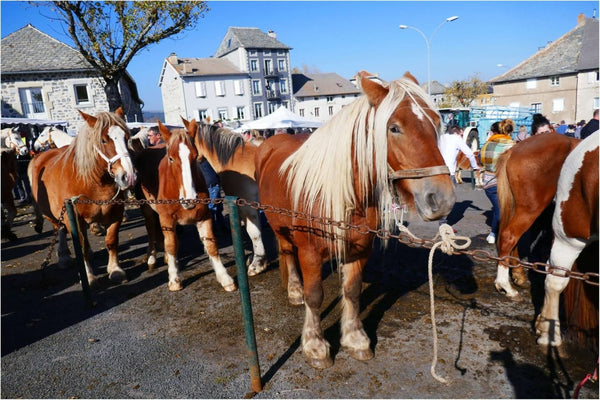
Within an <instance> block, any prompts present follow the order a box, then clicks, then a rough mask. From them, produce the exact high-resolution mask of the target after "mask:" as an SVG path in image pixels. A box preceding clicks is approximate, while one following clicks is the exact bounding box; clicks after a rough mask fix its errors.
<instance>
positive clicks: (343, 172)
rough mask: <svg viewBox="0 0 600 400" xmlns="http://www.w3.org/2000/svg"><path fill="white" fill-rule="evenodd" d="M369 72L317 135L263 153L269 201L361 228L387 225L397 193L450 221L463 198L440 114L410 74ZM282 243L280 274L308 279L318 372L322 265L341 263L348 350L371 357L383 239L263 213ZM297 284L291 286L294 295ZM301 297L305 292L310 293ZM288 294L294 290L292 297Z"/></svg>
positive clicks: (325, 354)
mask: <svg viewBox="0 0 600 400" xmlns="http://www.w3.org/2000/svg"><path fill="white" fill-rule="evenodd" d="M368 76H369V74H367V73H366V72H362V73H360V75H359V82H360V85H361V88H362V91H363V92H364V96H361V97H360V98H358V99H356V100H355V101H354V102H353V103H351V104H349V105H347V106H345V107H344V108H343V109H342V110H341V111H339V112H338V113H337V114H336V115H334V116H333V117H332V118H331V119H330V120H329V121H327V122H326V123H325V124H323V125H322V126H321V127H320V128H319V129H317V130H316V131H315V132H313V133H312V134H311V135H287V134H281V135H275V136H272V137H271V138H269V139H267V140H266V141H265V142H264V143H263V144H262V145H261V146H260V147H259V148H258V149H259V150H258V153H257V155H256V174H257V181H258V186H259V192H260V201H261V203H263V204H266V205H270V206H274V207H281V208H283V209H288V210H296V211H299V212H301V213H303V214H308V215H314V216H316V217H323V218H327V221H328V220H329V219H331V220H334V221H340V222H341V223H342V224H343V225H345V224H355V225H364V227H363V228H366V227H368V228H369V229H373V230H374V229H376V228H377V227H378V226H381V227H382V228H389V227H390V226H391V225H392V222H393V216H391V215H390V214H391V213H386V212H385V210H386V208H387V209H389V207H390V205H391V202H392V197H393V191H394V190H395V191H397V192H398V193H399V194H400V195H401V196H402V198H403V201H405V202H406V203H407V204H408V205H409V206H411V207H412V208H413V209H414V208H416V210H417V212H418V214H419V215H420V216H421V217H422V218H423V219H424V220H426V221H430V220H435V219H439V218H441V217H443V216H445V215H447V214H448V213H449V212H450V210H451V209H452V206H453V205H454V202H455V200H456V197H455V193H454V186H453V184H452V180H451V179H450V174H449V170H448V168H447V167H446V166H445V164H444V160H443V158H442V156H441V154H440V152H439V150H438V147H437V142H438V132H439V128H440V116H439V114H438V113H437V111H436V110H435V109H436V107H435V105H433V104H432V102H431V101H430V100H429V97H428V96H427V94H426V93H425V92H424V91H423V89H421V88H420V87H419V85H418V84H417V82H416V80H415V79H414V77H412V75H410V74H409V73H406V74H405V75H404V77H403V78H401V79H399V80H397V81H393V82H390V83H389V85H380V84H379V83H377V82H374V81H372V80H370V79H369V78H368ZM265 214H266V215H267V218H268V220H269V223H270V224H271V227H272V228H273V231H274V232H275V235H276V236H277V238H278V240H279V247H280V249H279V251H280V270H281V272H282V274H284V275H285V274H286V273H288V274H289V276H288V277H285V276H284V279H285V278H289V279H290V281H291V280H292V278H293V275H296V278H295V279H297V280H298V281H297V282H296V284H297V285H299V277H298V273H297V271H296V265H298V266H299V268H300V270H301V272H302V278H303V283H304V290H303V294H304V303H305V311H306V314H305V320H304V328H303V331H302V351H303V353H304V355H305V357H306V358H307V359H308V362H309V363H310V364H311V365H312V366H313V367H316V368H325V367H328V366H331V365H332V363H333V361H332V360H331V357H330V351H329V343H328V342H327V340H325V338H324V336H323V330H322V328H321V316H320V313H321V312H320V308H321V305H322V302H323V297H324V296H323V285H322V265H323V263H324V262H326V261H327V260H329V259H332V258H336V259H337V260H338V262H339V263H340V265H341V267H340V271H341V274H342V304H343V306H342V307H343V312H342V317H341V330H342V336H341V345H342V346H343V347H344V348H345V349H347V351H348V352H349V354H350V356H352V357H353V358H355V359H358V360H367V359H370V358H372V357H373V352H372V350H371V348H370V340H369V338H368V336H367V335H366V333H365V331H364V329H363V326H362V322H361V320H360V318H359V316H358V314H359V309H360V307H359V297H360V292H361V286H362V271H363V268H364V266H365V264H366V262H367V259H368V258H369V255H370V254H371V252H372V248H373V239H374V237H375V234H374V233H373V232H371V231H369V230H365V229H362V230H361V231H360V232H358V231H356V230H349V229H344V226H335V225H330V224H327V223H325V224H322V223H320V222H318V221H311V220H307V219H306V218H303V217H302V215H300V216H298V215H295V214H293V213H277V212H272V211H270V210H265ZM290 284H291V282H289V283H288V288H289V287H290V286H289V285H290ZM299 289H300V294H302V289H301V287H299ZM288 296H290V293H288Z"/></svg>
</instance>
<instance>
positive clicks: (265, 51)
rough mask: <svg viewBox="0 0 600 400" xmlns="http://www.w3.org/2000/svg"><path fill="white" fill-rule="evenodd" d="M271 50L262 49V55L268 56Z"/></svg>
mask: <svg viewBox="0 0 600 400" xmlns="http://www.w3.org/2000/svg"><path fill="white" fill-rule="evenodd" d="M270 55H271V50H263V56H270Z"/></svg>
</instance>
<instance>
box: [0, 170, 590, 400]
mask: <svg viewBox="0 0 600 400" xmlns="http://www.w3.org/2000/svg"><path fill="white" fill-rule="evenodd" d="M466 181H467V182H468V179H466ZM457 197H458V201H457V205H456V207H455V210H454V212H453V213H452V214H451V217H450V222H451V223H453V224H454V227H455V228H456V229H457V231H458V233H457V235H463V236H468V237H470V238H472V245H471V249H473V248H477V249H484V250H488V251H490V252H491V253H494V252H495V249H494V247H493V246H491V245H488V244H487V243H486V242H485V236H486V235H487V233H488V231H489V225H488V224H489V221H488V218H489V217H490V212H489V202H488V200H487V198H486V197H485V195H484V193H483V191H481V190H472V189H471V187H470V185H469V184H468V183H467V184H463V185H461V186H459V187H458V188H457ZM127 213H128V216H129V219H128V221H127V222H126V223H124V225H123V226H122V230H121V232H120V260H121V266H122V267H123V268H124V269H125V270H126V272H127V275H128V281H127V282H126V283H124V284H121V285H113V284H111V283H109V282H108V280H107V279H106V277H105V273H106V270H105V264H106V262H107V253H106V251H105V250H103V238H101V237H95V236H92V239H91V241H92V248H93V249H94V250H96V252H95V254H94V266H95V267H96V268H97V271H98V272H99V273H100V274H103V275H102V276H103V279H102V280H101V285H100V287H99V288H97V289H96V290H95V291H94V292H93V294H92V295H93V299H94V301H95V303H96V305H95V307H93V308H87V307H85V305H84V302H83V296H82V293H81V287H80V285H79V283H78V278H77V274H76V270H75V269H74V268H73V269H69V270H59V269H58V267H57V265H56V261H57V260H56V255H53V256H52V261H51V263H50V265H49V266H48V267H47V268H46V270H45V273H44V274H42V272H41V271H40V268H39V266H40V264H41V262H42V260H43V259H44V258H45V256H46V254H47V252H48V248H49V243H50V240H51V238H52V232H51V231H50V227H49V224H48V223H46V226H45V231H44V232H43V234H41V235H38V234H36V233H35V232H34V230H33V229H32V228H31V227H30V226H29V221H31V219H32V216H31V207H22V208H20V209H19V216H18V218H17V221H16V227H15V232H16V234H17V235H18V237H19V239H18V240H17V241H14V242H7V241H3V242H2V251H1V259H2V268H1V270H2V279H1V283H2V293H1V294H2V321H1V322H2V325H1V330H2V359H1V361H2V363H1V368H2V371H1V375H2V381H1V396H2V398H242V397H251V396H254V397H256V398H563V397H569V396H571V395H572V394H573V389H574V387H575V386H576V385H577V383H578V382H579V381H580V380H581V379H582V378H583V377H584V376H585V374H586V373H588V372H591V370H592V369H593V367H594V364H595V362H596V360H597V356H598V353H597V350H596V349H593V350H590V349H585V348H577V347H575V346H573V345H566V346H565V348H564V349H563V351H562V353H561V354H560V355H559V354H558V353H557V352H553V351H549V350H548V349H544V348H540V347H539V346H537V345H536V343H535V335H534V332H533V329H532V323H533V320H534V317H535V315H536V311H537V310H539V306H540V302H541V297H540V292H539V288H540V279H539V277H534V276H532V277H531V278H532V285H531V289H530V290H523V291H522V293H521V294H522V295H523V298H524V301H522V302H516V303H515V302H511V301H509V300H507V299H505V298H504V297H502V296H501V295H499V294H498V293H496V291H495V289H494V287H493V280H494V277H495V266H494V264H493V263H492V262H481V261H474V260H473V259H471V258H469V257H468V256H465V255H458V256H451V257H450V256H446V255H442V254H438V255H436V257H435V258H434V285H435V289H434V291H435V312H436V320H437V333H438V342H439V344H438V364H437V367H436V371H437V373H438V374H439V375H441V376H443V377H446V378H447V379H448V380H449V382H448V383H447V384H442V383H439V382H438V381H436V380H435V379H434V378H433V377H432V376H431V374H430V367H431V362H432V357H433V348H432V331H431V320H430V314H429V289H428V283H427V257H428V250H427V249H422V248H413V247H409V246H406V245H404V244H399V243H396V242H393V243H390V244H389V245H388V247H387V249H385V250H381V249H380V248H379V247H377V251H375V253H374V254H373V257H372V259H371V260H370V261H369V264H368V266H367V268H366V270H365V274H364V281H365V282H364V285H363V292H362V296H361V307H362V314H361V317H362V318H363V322H364V325H365V330H366V331H367V334H368V335H369V337H370V338H371V341H372V346H373V349H374V352H375V358H374V359H372V360H370V361H367V362H360V361H356V360H353V359H351V358H350V357H349V356H348V355H347V353H346V352H345V351H344V350H343V349H340V346H339V318H340V314H341V310H340V304H339V300H340V298H339V292H340V276H339V274H338V272H337V270H336V269H335V267H332V266H330V265H326V266H325V267H324V276H325V277H326V278H325V280H324V286H325V301H324V305H323V313H322V316H323V327H324V329H325V334H326V337H327V339H328V340H329V341H330V343H331V346H332V347H331V348H332V354H333V356H334V365H333V367H331V368H328V369H326V370H316V369H313V368H311V367H310V366H308V364H307V363H306V362H305V360H304V359H303V355H302V350H301V349H300V333H301V329H302V323H303V316H304V309H303V308H302V307H293V306H290V305H289V304H288V303H287V296H286V293H285V292H284V290H283V289H282V288H281V286H280V277H279V272H278V269H277V266H276V263H275V262H273V263H272V264H271V265H270V268H269V269H268V270H267V271H266V272H265V273H263V274H261V275H259V276H256V277H252V278H250V279H249V282H250V290H251V297H252V305H253V313H254V325H255V331H256V340H257V346H258V354H259V361H260V368H261V377H262V382H263V385H264V388H263V391H262V392H260V393H253V392H251V389H250V388H251V386H250V377H249V372H248V360H247V356H246V354H247V353H246V349H245V339H244V330H243V320H242V315H241V307H240V300H239V299H240V297H239V295H238V293H226V292H225V291H223V290H222V289H221V288H220V286H219V285H218V283H217V282H216V280H215V277H214V273H213V272H212V269H211V268H210V264H209V262H208V259H207V257H206V255H205V254H204V252H203V251H202V245H201V243H200V241H199V240H198V238H197V235H196V234H195V230H194V229H192V228H191V227H184V228H183V229H181V230H180V231H179V234H180V237H181V239H182V244H181V248H180V252H179V257H180V265H181V268H182V275H183V277H184V290H182V291H180V292H176V293H170V292H169V291H168V290H167V272H166V267H165V265H164V264H159V268H157V269H156V270H155V271H154V272H153V273H149V272H147V269H146V266H145V265H144V263H143V257H144V255H145V251H146V246H147V243H146V235H145V228H144V225H143V221H142V219H141V217H140V213H139V210H138V209H129V210H128V211H127ZM408 228H409V229H410V230H411V231H412V232H413V233H414V234H416V235H418V236H420V237H426V238H431V237H433V236H434V235H435V232H436V230H437V223H423V222H419V221H416V220H414V219H412V218H409V219H408ZM265 239H266V241H267V244H268V252H269V256H270V258H271V259H272V260H274V259H275V257H276V251H275V248H274V245H273V241H272V233H271V232H270V231H269V229H268V228H267V229H265ZM219 243H220V244H221V249H222V259H223V261H224V263H225V265H226V267H227V268H228V271H229V273H230V274H231V275H232V276H235V274H236V267H235V263H234V257H233V253H232V247H231V239H230V238H229V236H227V235H220V236H219ZM245 244H246V247H247V248H248V249H249V243H248V242H247V243H245ZM246 252H247V254H248V253H249V251H248V250H247V251H246ZM161 262H162V260H161ZM536 275H537V274H536ZM536 288H537V290H536ZM598 394H599V393H598V384H597V383H596V384H587V385H585V386H584V388H583V389H582V391H581V393H580V398H598V397H599V396H598Z"/></svg>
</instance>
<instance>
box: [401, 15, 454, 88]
mask: <svg viewBox="0 0 600 400" xmlns="http://www.w3.org/2000/svg"><path fill="white" fill-rule="evenodd" d="M457 19H458V16H456V15H454V16H452V17H448V18H446V19H445V20H444V21H442V23H441V24H439V25H438V26H437V28H435V30H434V31H433V33H432V34H431V36H430V37H429V39H427V36H425V34H424V33H423V32H421V30H420V29H417V28H415V27H414V26H410V25H399V26H398V27H399V28H400V29H412V30H414V31H417V32H419V33H420V34H421V36H423V39H425V44H426V45H427V94H428V95H429V96H431V41H432V40H433V37H434V36H435V34H436V33H437V31H438V30H439V29H440V28H441V27H442V25H444V24H445V23H446V22H452V21H456V20H457Z"/></svg>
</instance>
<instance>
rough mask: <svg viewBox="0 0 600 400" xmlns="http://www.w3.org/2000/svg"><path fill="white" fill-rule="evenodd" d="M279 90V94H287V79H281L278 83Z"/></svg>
mask: <svg viewBox="0 0 600 400" xmlns="http://www.w3.org/2000/svg"><path fill="white" fill-rule="evenodd" d="M279 88H280V89H279V90H280V91H281V93H287V92H288V84H287V79H282V80H280V81H279Z"/></svg>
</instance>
